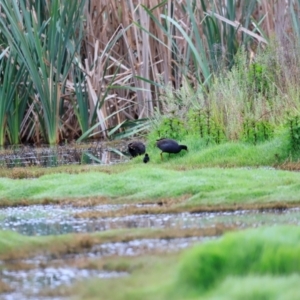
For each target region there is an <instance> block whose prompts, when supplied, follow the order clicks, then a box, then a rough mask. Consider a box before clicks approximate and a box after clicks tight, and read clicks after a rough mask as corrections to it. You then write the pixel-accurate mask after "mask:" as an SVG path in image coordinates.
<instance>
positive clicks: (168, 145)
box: [156, 138, 188, 159]
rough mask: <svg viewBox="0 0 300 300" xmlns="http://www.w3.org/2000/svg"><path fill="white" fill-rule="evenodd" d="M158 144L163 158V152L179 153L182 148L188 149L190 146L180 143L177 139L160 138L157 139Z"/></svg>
mask: <svg viewBox="0 0 300 300" xmlns="http://www.w3.org/2000/svg"><path fill="white" fill-rule="evenodd" d="M156 146H157V147H158V148H159V149H160V150H161V153H160V157H161V159H162V158H163V156H162V154H163V153H164V152H165V153H169V156H170V154H171V153H179V152H180V151H181V150H186V151H188V147H187V146H186V145H179V144H178V143H177V142H176V141H175V140H171V139H165V138H163V139H159V140H157V141H156Z"/></svg>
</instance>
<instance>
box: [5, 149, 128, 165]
mask: <svg viewBox="0 0 300 300" xmlns="http://www.w3.org/2000/svg"><path fill="white" fill-rule="evenodd" d="M115 147H117V148H119V149H120V151H112V148H109V147H107V146H106V144H104V143H91V144H76V145H65V146H55V147H51V148H49V147H40V148H36V147H30V146H21V147H19V148H10V149H4V150H1V151H0V166H2V167H3V166H4V167H8V168H13V167H28V166H41V167H55V166H61V165H69V164H105V165H107V164H113V163H118V162H122V161H126V160H128V157H127V156H124V155H122V151H121V150H122V149H124V147H125V146H124V145H123V144H121V143H120V144H118V145H116V146H115Z"/></svg>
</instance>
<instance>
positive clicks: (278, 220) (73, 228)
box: [0, 205, 300, 235]
mask: <svg viewBox="0 0 300 300" xmlns="http://www.w3.org/2000/svg"><path fill="white" fill-rule="evenodd" d="M122 207H123V206H122V205H98V206H94V207H81V208H77V207H72V206H63V207H61V206H54V205H34V206H26V207H14V208H2V209H0V229H2V230H3V229H9V230H14V231H17V232H19V233H21V234H24V235H55V234H56V235H57V234H64V233H72V232H94V231H104V230H109V229H116V228H176V227H180V228H203V227H208V226H215V225H216V224H218V223H219V224H225V225H236V226H239V227H241V228H242V227H248V226H261V225H274V224H299V223H300V221H299V220H300V209H299V208H293V209H287V210H283V211H278V210H270V211H265V212H258V211H236V212H222V213H221V212H219V213H199V214H190V213H180V214H157V215H155V214H147V215H128V216H124V217H109V218H91V219H88V218H75V217H74V215H75V214H76V213H81V212H88V211H108V210H116V209H120V208H122Z"/></svg>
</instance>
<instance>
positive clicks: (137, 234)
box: [0, 224, 236, 260]
mask: <svg viewBox="0 0 300 300" xmlns="http://www.w3.org/2000/svg"><path fill="white" fill-rule="evenodd" d="M235 229H236V228H235V227H234V226H230V225H229V226H226V225H221V224H220V225H217V226H214V227H211V226H210V227H207V228H201V229H195V228H194V229H178V228H174V229H171V228H168V229H165V228H164V229H149V228H147V229H145V228H137V229H115V230H109V231H104V232H95V233H92V234H88V233H86V234H64V235H59V236H30V237H28V236H23V235H21V234H18V233H15V232H12V231H0V259H2V260H11V259H22V258H28V257H33V256H35V255H38V254H43V255H48V256H51V257H52V258H53V257H61V256H63V255H66V254H72V253H80V252H84V251H85V250H88V249H90V248H91V247H92V246H93V245H96V244H97V245H99V244H102V243H113V242H128V241H131V240H135V239H143V238H147V239H148V238H149V239H151V238H157V239H172V238H181V237H195V236H199V237H210V236H219V235H221V234H223V233H224V232H227V231H231V230H235ZM20 247H22V251H20Z"/></svg>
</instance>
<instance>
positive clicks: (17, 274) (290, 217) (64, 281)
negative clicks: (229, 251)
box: [0, 205, 300, 300]
mask: <svg viewBox="0 0 300 300" xmlns="http://www.w3.org/2000/svg"><path fill="white" fill-rule="evenodd" d="M123 207H124V205H97V206H94V207H73V206H54V205H34V206H24V207H14V208H1V209H0V229H1V230H2V229H9V230H14V231H17V232H19V233H21V234H25V235H49V234H63V233H70V232H94V231H103V230H109V229H114V228H141V227H144V228H205V227H213V226H216V225H217V224H223V225H227V226H230V225H235V226H239V227H240V228H244V227H258V226H262V225H269V226H272V225H277V224H297V225H299V224H300V208H293V209H287V210H283V211H282V210H277V211H276V210H269V211H264V212H259V211H236V212H218V213H216V212H214V213H197V214H190V213H180V214H161V215H159V214H158V215H154V214H153V215H129V216H125V217H115V218H98V219H84V218H80V219H79V218H75V217H74V214H77V213H81V212H88V211H95V210H99V211H112V210H117V209H121V208H123ZM207 239H211V238H203V237H191V238H174V239H138V240H137V239H136V240H132V241H128V242H110V243H103V244H99V245H94V246H92V247H91V248H90V249H86V250H85V251H83V252H81V253H76V254H68V255H65V256H64V257H62V258H57V259H54V258H53V256H47V255H40V256H36V257H33V258H30V259H26V260H22V261H21V262H22V263H23V264H29V265H30V266H31V268H30V269H21V270H13V269H7V268H6V267H5V266H4V265H3V262H1V261H0V279H1V280H2V282H3V283H6V284H8V285H9V286H10V287H11V288H12V289H13V292H11V293H7V294H2V295H0V299H3V300H14V299H23V300H50V299H54V300H64V299H66V298H63V297H58V296H57V297H52V296H51V297H43V296H41V294H40V293H43V292H45V291H47V290H49V291H52V293H53V291H55V290H56V289H58V288H63V287H66V286H69V285H71V284H73V283H74V282H75V281H76V280H84V279H87V278H97V277H98V278H111V277H116V278H118V276H126V273H124V272H123V273H118V272H105V271H100V270H96V269H90V268H88V269H87V268H79V267H78V266H77V265H76V262H78V261H82V260H84V261H87V260H91V261H92V260H93V259H101V258H104V257H109V256H136V255H140V254H145V253H150V252H155V253H160V252H163V253H166V252H170V251H178V250H180V249H184V248H186V247H189V246H191V245H192V244H195V243H199V242H202V241H205V240H207ZM1 265H2V266H1ZM3 267H4V268H3ZM116 280H117V279H116Z"/></svg>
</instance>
